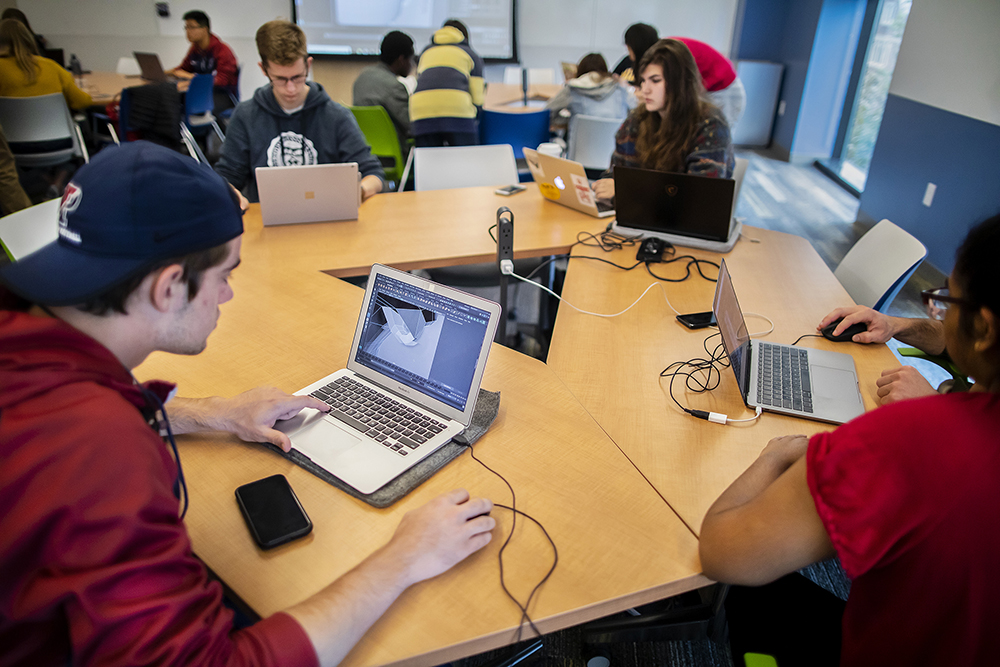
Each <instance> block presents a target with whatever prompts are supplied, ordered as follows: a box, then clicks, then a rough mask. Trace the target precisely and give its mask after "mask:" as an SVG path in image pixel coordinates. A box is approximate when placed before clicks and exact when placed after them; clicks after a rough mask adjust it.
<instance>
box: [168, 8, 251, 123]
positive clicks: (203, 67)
mask: <svg viewBox="0 0 1000 667" xmlns="http://www.w3.org/2000/svg"><path fill="white" fill-rule="evenodd" d="M184 34H185V35H187V40H188V41H189V42H191V48H190V49H188V52H187V55H186V56H184V60H183V61H181V64H180V65H178V66H177V67H175V68H174V69H172V70H168V71H167V72H166V73H167V75H169V76H174V77H177V78H178V79H184V80H190V79H193V78H194V75H195V74H211V75H213V76H214V77H215V82H214V84H215V113H216V115H218V114H219V112H221V111H225V110H226V109H231V108H232V107H233V101H232V99H231V98H230V93H232V94H233V95H236V94H237V92H238V91H237V89H236V86H237V83H238V75H237V67H238V65H237V62H236V56H235V55H234V54H233V50H232V49H230V48H229V45H228V44H226V43H225V42H223V41H222V40H221V39H219V37H218V36H217V35H215V34H214V33H212V31H211V22H210V21H209V19H208V14H206V13H205V12H203V11H199V10H197V9H193V10H191V11H189V12H188V13H186V14H185V15H184ZM179 88H180V90H181V92H183V91H184V90H186V84H183V85H182V86H179Z"/></svg>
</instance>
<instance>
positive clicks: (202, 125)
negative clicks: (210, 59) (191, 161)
mask: <svg viewBox="0 0 1000 667" xmlns="http://www.w3.org/2000/svg"><path fill="white" fill-rule="evenodd" d="M214 81H215V77H213V76H212V75H211V74H196V75H195V76H194V78H192V79H191V83H190V84H189V85H188V89H187V92H186V93H185V94H184V125H186V126H187V128H188V129H189V130H190V131H191V134H193V135H195V136H204V135H205V134H207V133H208V130H209V128H211V129H213V130H215V133H216V134H217V135H219V140H220V141H225V139H226V136H225V135H224V134H223V133H222V128H220V127H219V124H218V123H217V122H216V121H215V116H214V115H213V114H212V109H214V108H215V96H214V95H213V89H214Z"/></svg>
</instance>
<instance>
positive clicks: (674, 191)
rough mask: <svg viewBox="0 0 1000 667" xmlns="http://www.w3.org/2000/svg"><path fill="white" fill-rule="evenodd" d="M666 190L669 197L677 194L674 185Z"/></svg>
mask: <svg viewBox="0 0 1000 667" xmlns="http://www.w3.org/2000/svg"><path fill="white" fill-rule="evenodd" d="M666 189H667V194H668V195H670V196H671V197H673V196H674V195H676V194H677V186H676V185H668V186H667V188H666Z"/></svg>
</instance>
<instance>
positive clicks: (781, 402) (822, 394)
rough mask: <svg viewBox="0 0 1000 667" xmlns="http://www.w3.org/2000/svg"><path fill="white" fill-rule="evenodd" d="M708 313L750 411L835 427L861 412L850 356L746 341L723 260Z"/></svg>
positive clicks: (746, 333)
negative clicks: (830, 424) (803, 419)
mask: <svg viewBox="0 0 1000 667" xmlns="http://www.w3.org/2000/svg"><path fill="white" fill-rule="evenodd" d="M712 311H713V312H714V313H715V319H716V321H717V322H718V323H719V331H721V332H722V343H723V345H724V346H725V349H726V354H728V355H729V365H730V366H731V367H732V369H733V372H734V373H735V374H736V383H737V384H738V385H739V388H740V393H741V394H742V395H743V401H744V402H745V403H746V404H747V405H748V406H749V407H751V408H756V407H758V406H759V407H760V408H762V409H764V410H767V411H769V412H779V413H781V414H786V415H792V416H795V417H805V418H806V419H816V420H818V421H824V422H832V423H834V424H843V423H844V422H847V421H850V420H852V419H854V418H855V417H857V416H859V415H861V414H863V413H864V411H865V406H864V402H863V401H862V400H861V390H860V389H859V388H858V374H857V371H856V369H855V367H854V359H853V358H852V357H851V356H850V355H849V354H842V353H840V352H827V351H825V350H810V349H806V348H801V347H794V346H792V345H778V344H775V343H765V342H762V341H759V340H751V339H750V335H749V333H748V332H747V325H746V321H745V320H744V319H743V311H741V310H740V304H739V303H738V302H737V301H736V290H735V289H734V288H733V283H732V280H731V279H730V276H729V269H728V268H727V267H726V262H725V260H723V261H722V265H721V268H720V269H719V282H718V283H717V284H716V287H715V301H714V303H713V306H712Z"/></svg>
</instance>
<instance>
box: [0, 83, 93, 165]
mask: <svg viewBox="0 0 1000 667" xmlns="http://www.w3.org/2000/svg"><path fill="white" fill-rule="evenodd" d="M0 125H2V126H3V129H4V134H6V135H7V142H8V143H9V144H10V151H11V153H12V154H13V155H14V160H15V161H16V162H17V164H18V165H20V166H22V167H53V166H56V165H59V164H63V163H65V162H69V161H70V160H72V159H73V158H74V157H77V156H79V157H82V158H83V160H84V162H90V154H89V153H88V152H87V146H86V144H85V143H84V141H83V133H82V132H81V131H80V128H79V126H77V124H76V122H74V121H73V117H72V116H71V115H70V112H69V107H67V106H66V98H64V97H63V95H62V93H52V94H51V95H38V96H35V97H0Z"/></svg>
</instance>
